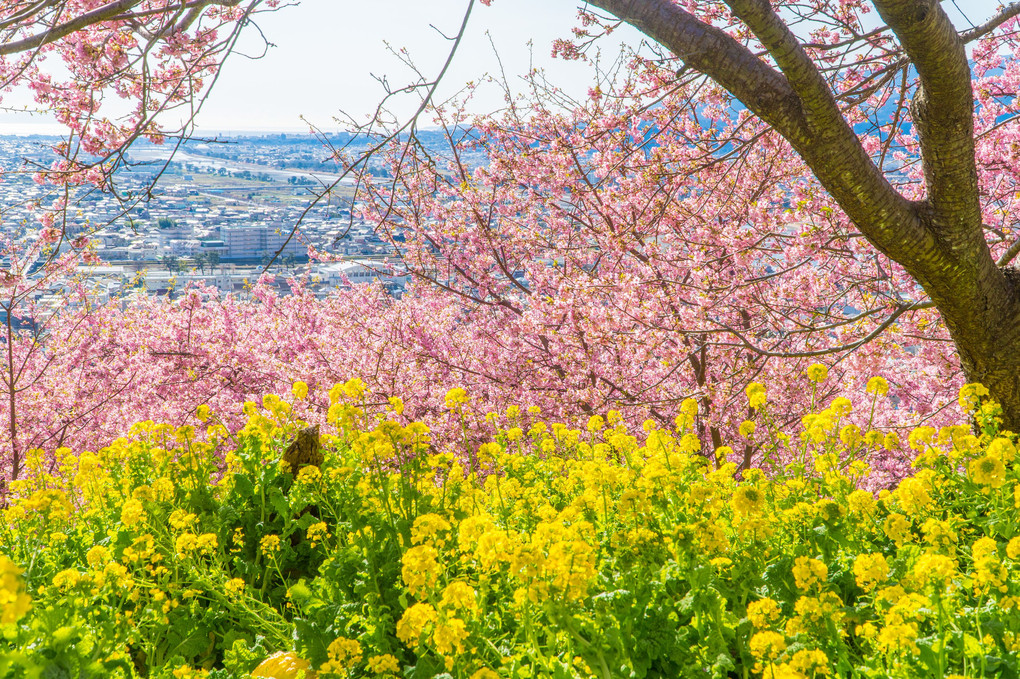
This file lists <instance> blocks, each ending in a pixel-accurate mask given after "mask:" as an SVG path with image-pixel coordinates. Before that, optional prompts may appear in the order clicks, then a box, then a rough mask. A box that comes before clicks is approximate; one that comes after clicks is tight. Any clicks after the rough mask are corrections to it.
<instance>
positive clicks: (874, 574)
mask: <svg viewBox="0 0 1020 679" xmlns="http://www.w3.org/2000/svg"><path fill="white" fill-rule="evenodd" d="M887 577H889V563H888V562H887V561H886V560H885V557H884V556H882V555H881V554H861V555H859V556H858V557H857V559H855V560H854V578H855V579H856V580H857V586H858V587H860V588H861V589H863V590H864V591H866V592H870V591H871V590H873V589H874V588H875V586H876V585H877V584H878V583H880V582H882V581H884V580H885V579H886V578H887Z"/></svg>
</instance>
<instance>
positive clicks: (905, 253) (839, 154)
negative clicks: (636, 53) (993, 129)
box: [591, 0, 948, 284]
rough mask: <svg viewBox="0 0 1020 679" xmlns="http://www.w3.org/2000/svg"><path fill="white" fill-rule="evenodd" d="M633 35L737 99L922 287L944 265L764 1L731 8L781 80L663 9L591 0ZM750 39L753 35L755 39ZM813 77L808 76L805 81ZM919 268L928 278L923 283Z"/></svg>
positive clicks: (654, 0)
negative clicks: (761, 45) (664, 50)
mask: <svg viewBox="0 0 1020 679" xmlns="http://www.w3.org/2000/svg"><path fill="white" fill-rule="evenodd" d="M591 4H593V5H595V6H597V7H600V8H601V9H603V10H605V11H607V12H610V13H611V14H613V15H615V16H616V17H618V18H619V19H621V20H623V21H625V22H627V23H629V24H631V25H633V26H635V27H636V28H638V29H639V30H641V31H642V32H644V33H645V34H646V35H648V36H649V37H650V38H652V39H653V40H655V41H657V42H659V43H660V44H662V45H663V46H664V47H666V48H667V49H669V50H670V51H672V52H673V53H674V54H676V55H677V56H678V57H680V58H681V59H682V60H683V61H684V62H685V63H687V64H688V65H689V66H691V67H692V68H694V69H696V70H698V71H700V72H702V73H704V74H705V75H707V76H708V77H710V78H712V79H713V80H715V81H716V82H718V83H719V84H720V85H722V86H723V87H725V88H726V89H727V90H728V91H729V92H730V93H732V94H733V95H734V96H736V97H737V98H738V99H740V100H741V101H742V102H743V103H744V104H745V105H746V106H747V107H748V108H749V109H751V110H752V111H753V112H754V113H755V114H757V115H758V116H759V117H760V118H761V119H762V120H764V121H765V122H766V123H768V124H769V125H771V126H772V127H773V128H775V130H776V131H777V132H779V133H780V134H782V135H783V136H784V137H785V138H786V139H787V140H788V141H789V142H790V143H791V144H792V145H793V147H794V149H796V151H797V152H798V153H799V154H800V156H801V157H802V158H803V159H804V160H805V161H806V162H807V164H808V165H809V166H810V167H811V169H812V171H813V172H814V174H815V176H816V177H817V178H818V180H819V181H820V182H821V183H822V185H823V186H824V187H825V188H826V189H827V190H828V191H829V193H831V194H832V195H833V197H834V198H835V199H836V200H837V201H838V202H839V204H840V206H841V207H842V208H843V209H844V210H845V211H846V213H847V215H848V216H849V217H850V218H851V219H852V220H853V221H854V223H855V224H856V225H857V226H858V228H860V229H861V231H862V232H863V233H864V234H865V235H866V236H867V237H868V239H869V240H870V241H871V242H872V243H874V244H875V245H876V246H877V247H878V248H879V249H880V250H881V251H882V252H884V253H885V254H887V255H889V256H890V257H891V258H892V259H894V260H896V261H898V262H900V263H902V264H904V265H906V266H908V267H909V268H911V271H912V273H914V274H915V275H916V276H917V277H918V278H919V279H920V280H921V281H922V284H923V283H925V282H931V281H932V280H934V278H935V275H937V274H936V272H937V271H941V270H944V269H945V267H947V266H948V263H947V262H946V260H945V257H944V253H943V252H941V251H940V250H939V248H938V244H937V243H936V241H935V239H934V237H933V234H932V233H931V232H929V231H928V230H927V229H926V228H925V227H924V226H923V225H922V222H921V219H920V215H919V214H918V212H917V210H916V208H915V206H914V205H913V204H912V203H910V202H909V201H907V200H906V199H904V198H903V196H901V195H900V194H899V193H898V192H897V191H896V190H895V189H894V188H893V186H892V185H891V184H890V183H889V182H888V180H887V179H886V178H885V176H884V175H883V174H882V172H881V170H880V169H879V168H878V167H877V166H876V165H875V163H874V162H873V161H872V159H871V158H870V157H869V156H868V154H867V152H866V151H865V150H864V148H863V147H862V146H861V143H860V140H859V139H858V138H857V135H856V134H854V132H853V130H852V129H851V128H850V126H849V125H848V124H847V122H846V120H845V119H844V118H843V117H842V115H838V117H834V115H835V113H838V110H836V111H834V110H833V106H834V104H832V102H831V100H832V97H833V95H832V92H831V90H830V89H829V88H828V85H827V84H826V83H825V82H824V80H823V79H821V77H820V76H819V75H818V73H817V71H816V70H814V69H815V67H814V66H808V65H806V64H805V63H804V61H803V60H804V59H805V58H806V57H805V55H804V53H803V48H802V47H801V46H800V45H799V44H797V43H796V39H795V38H794V37H793V36H792V34H790V32H789V29H786V28H783V27H779V26H777V25H776V22H777V21H778V17H775V14H774V12H772V10H771V8H770V7H769V6H768V4H767V3H766V2H764V0H732V2H731V5H732V6H733V7H734V8H735V11H737V13H738V15H740V14H743V18H744V19H745V20H746V21H747V22H748V26H749V27H750V28H751V30H752V31H755V33H756V35H758V38H759V39H760V40H762V41H763V43H764V44H765V46H766V48H767V49H769V50H770V53H771V54H772V56H773V58H774V59H776V63H777V64H779V66H780V68H782V69H784V71H785V72H786V75H783V74H781V73H777V72H776V71H775V70H774V69H772V68H771V67H769V66H768V65H767V64H766V63H764V62H763V61H761V60H760V59H758V58H757V57H756V56H755V55H754V54H752V53H751V52H750V50H748V49H747V48H746V47H744V46H743V45H741V44H740V43H738V42H737V41H736V40H734V39H733V38H732V37H730V36H729V35H728V34H726V33H725V32H724V31H722V30H720V29H718V28H715V27H713V26H710V25H708V24H706V23H704V22H702V21H700V20H699V19H697V18H696V17H694V16H693V15H691V14H690V13H688V12H685V11H684V10H683V9H681V8H680V7H678V6H677V5H675V4H673V3H672V2H670V1H669V0H591ZM759 32H760V34H759ZM812 71H814V72H812ZM924 269H932V270H933V271H932V274H933V275H930V276H929V275H926V274H927V273H928V272H926V271H925V270H924Z"/></svg>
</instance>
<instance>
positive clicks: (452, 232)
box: [337, 0, 1020, 454]
mask: <svg viewBox="0 0 1020 679" xmlns="http://www.w3.org/2000/svg"><path fill="white" fill-rule="evenodd" d="M483 4H488V3H485V2H483ZM873 10H877V16H876V13H875V12H873ZM1018 14H1020V4H1017V3H1014V4H1012V5H1009V6H1008V7H1005V8H1002V9H1000V10H999V11H998V12H997V13H996V14H994V16H991V17H989V18H987V20H986V21H985V22H984V23H982V24H980V25H976V26H973V27H968V28H964V29H960V28H957V27H956V26H954V25H953V23H952V22H951V21H950V20H949V18H948V16H947V15H946V13H945V11H944V10H943V8H942V7H941V5H940V4H939V3H938V2H936V1H935V0H875V1H874V2H865V1H864V0H840V1H839V2H835V1H830V0H817V1H812V2H809V3H802V2H783V1H781V2H771V3H770V2H766V1H765V0H727V1H726V2H718V1H717V2H689V1H686V0H684V1H681V0H594V1H593V2H590V3H588V5H586V6H585V8H584V9H583V10H581V12H580V17H581V22H580V27H579V28H576V29H575V31H574V38H573V39H572V40H569V41H567V40H563V41H560V42H559V43H557V44H556V45H555V46H554V51H555V52H556V53H558V54H559V55H561V56H563V57H565V58H568V59H583V60H591V61H592V63H593V65H595V66H597V64H598V63H599V62H597V61H596V60H595V59H594V58H593V56H592V52H591V50H592V49H593V46H595V45H597V44H598V39H599V38H600V37H601V36H602V35H604V34H608V33H611V32H612V31H613V30H614V29H615V28H616V27H617V26H619V25H620V24H621V23H627V24H630V25H632V26H634V27H636V28H637V29H639V30H640V31H642V32H643V33H644V34H645V35H646V36H647V37H648V39H649V43H650V44H649V45H647V46H645V47H644V48H643V49H642V50H637V49H636V50H635V51H634V52H633V53H632V54H631V55H630V57H629V58H628V60H627V62H626V63H625V64H624V68H622V69H615V70H614V69H604V70H602V71H599V72H598V75H597V78H596V81H595V82H593V86H592V87H591V89H590V90H589V93H588V96H587V97H586V98H585V99H583V100H580V101H575V100H571V99H569V98H568V97H567V96H566V95H565V94H564V93H563V92H561V91H560V90H558V89H556V88H555V87H554V86H553V85H552V84H550V83H547V82H546V81H545V80H544V79H543V75H542V74H541V73H533V74H532V75H531V76H530V86H529V87H528V88H527V91H526V92H525V94H522V95H516V94H513V93H512V92H511V90H510V88H509V87H508V88H507V90H506V92H507V96H506V102H507V103H506V107H505V109H504V110H503V111H502V112H500V113H498V114H496V115H491V116H484V117H477V116H471V115H468V114H467V113H466V112H465V109H464V107H463V105H461V104H459V103H458V102H446V103H444V104H440V105H434V102H432V101H431V97H432V95H433V92H434V88H432V87H431V86H426V84H428V83H426V79H424V78H422V83H423V86H422V91H423V92H424V95H423V97H422V100H423V107H424V109H426V110H428V111H430V112H431V113H432V116H433V120H434V121H435V122H436V124H438V125H439V126H440V128H441V129H442V130H444V132H445V134H446V138H447V141H448V146H449V148H448V152H447V153H445V154H444V155H443V156H437V155H436V154H435V153H434V152H433V151H431V150H430V149H428V148H427V147H426V145H425V144H424V143H422V142H421V141H419V140H418V138H417V136H416V135H415V134H414V127H413V126H411V127H407V126H405V127H404V128H403V134H401V135H397V136H393V135H392V130H389V132H390V136H386V134H383V133H380V138H381V139H382V140H385V139H389V140H390V146H389V147H388V148H389V151H388V155H387V156H386V158H387V163H388V165H387V169H388V176H387V177H386V178H385V179H379V178H378V177H374V178H373V177H369V176H362V177H361V178H360V180H359V182H360V183H359V187H360V193H359V200H360V201H361V202H362V204H363V206H364V210H363V214H364V215H365V216H366V217H368V218H369V219H370V220H371V221H372V222H373V223H375V224H377V225H378V228H379V230H380V232H382V233H383V234H385V235H386V236H387V237H388V238H390V240H391V242H392V243H393V245H394V247H395V248H397V249H398V250H399V251H400V253H401V260H402V263H403V264H404V265H405V266H407V267H408V269H409V270H410V271H411V272H412V274H413V275H414V276H415V278H416V279H417V280H418V281H420V282H423V283H427V284H428V285H427V286H419V288H418V292H417V293H416V294H419V295H425V296H430V297H432V298H435V299H436V300H437V301H436V303H435V307H436V308H440V307H442V306H443V304H442V303H441V302H439V301H438V300H439V299H444V300H445V303H446V304H447V305H451V306H452V307H453V308H454V309H456V313H458V314H460V315H461V317H462V319H461V320H462V323H463V324H464V325H465V326H470V327H471V328H472V337H473V342H474V345H473V346H474V347H475V350H476V351H478V352H486V353H487V355H488V359H487V361H486V365H488V366H490V367H491V372H488V373H487V374H484V375H478V376H477V377H478V381H479V382H482V383H487V384H490V385H496V384H500V383H501V379H502V378H503V377H505V376H507V375H516V376H519V377H521V378H522V379H525V377H524V375H523V374H522V373H526V374H527V377H526V379H528V380H531V382H530V383H529V387H532V388H534V387H535V386H536V385H539V384H541V385H543V386H544V388H546V389H548V390H549V391H550V393H556V394H557V395H558V397H559V398H560V399H561V400H564V401H566V402H569V403H570V404H571V407H572V408H573V409H574V410H575V411H577V412H592V413H596V412H601V411H602V410H604V409H605V408H606V407H612V406H619V405H622V406H630V407H642V408H644V409H645V410H646V412H647V413H648V414H649V415H650V416H652V417H653V418H654V419H657V420H659V421H660V422H663V423H665V422H668V421H669V420H670V419H671V417H672V415H673V414H674V411H675V406H676V404H677V403H678V402H679V400H680V399H682V398H685V397H687V396H691V395H694V396H697V397H698V398H699V399H700V401H701V406H702V407H701V415H702V418H703V420H704V424H705V427H706V433H707V434H710V435H711V440H712V441H713V443H715V444H716V445H719V443H720V442H721V440H722V432H723V431H724V430H725V429H726V426H727V425H729V424H732V423H735V422H739V421H740V420H742V419H744V418H745V417H748V416H749V415H753V411H749V410H748V408H747V401H746V400H745V398H744V395H743V393H742V392H743V387H744V386H745V385H746V384H748V383H749V382H751V381H767V382H769V383H770V384H774V385H776V393H775V397H776V401H778V402H780V403H783V404H797V407H796V408H794V409H792V410H791V411H790V412H791V413H792V412H795V411H796V410H799V409H800V405H802V404H804V403H805V402H806V401H809V400H810V399H811V398H812V396H811V394H812V393H813V392H812V390H810V389H805V388H804V386H803V385H804V383H803V380H802V379H801V378H799V377H798V376H801V375H803V370H804V368H805V367H806V366H807V365H808V364H809V363H811V362H815V361H822V362H824V363H826V364H828V365H829V366H830V367H834V368H835V369H836V370H835V373H834V376H833V377H832V378H831V379H830V380H829V381H828V382H827V383H826V384H825V385H823V387H824V388H823V389H822V392H823V393H822V394H816V395H815V396H821V395H824V396H828V397H831V396H834V395H837V394H839V393H843V392H844V391H854V390H855V389H859V391H863V383H864V382H865V381H866V380H867V379H868V378H870V377H871V376H872V375H874V374H878V373H882V374H885V375H886V376H888V377H889V378H890V381H891V382H893V385H894V390H893V396H894V400H893V402H892V403H893V406H892V407H893V408H895V409H897V410H899V411H900V412H901V413H909V412H916V413H919V414H921V415H923V416H929V417H931V416H935V415H936V413H938V411H939V410H940V409H941V408H943V407H945V406H946V404H947V403H949V402H950V401H951V400H952V393H951V392H952V390H951V387H952V386H953V384H954V383H958V382H959V381H960V380H966V381H974V382H981V383H983V384H985V385H986V386H987V387H988V388H989V389H990V391H991V393H992V395H993V396H994V397H995V398H996V399H997V400H998V401H999V402H1000V403H1001V404H1002V406H1003V409H1004V418H1005V420H1006V422H1007V424H1008V426H1010V427H1012V428H1014V429H1016V428H1018V427H1020V297H1018V293H1017V291H1016V289H1015V281H1016V280H1017V275H1016V274H1015V272H1014V269H1013V268H1012V266H1011V263H1012V262H1013V260H1014V259H1015V257H1016V256H1017V255H1018V253H1020V234H1018V233H1017V230H1016V220H1015V217H1014V215H1015V210H1016V205H1015V203H1016V200H1017V195H1020V194H1018V193H1017V167H1018V165H1017V162H1016V160H1017V159H1016V158H1015V156H1016V152H1017V151H1018V150H1020V146H1018V144H1017V136H1018V132H1020V127H1018V125H1017V120H1016V115H1017V102H1016V94H1017V82H1018V79H1020V62H1018V61H1017V60H1016V58H1015V56H1014V55H1015V53H1016V47H1017V18H1016V17H1017V15H1018ZM968 50H970V54H969V55H968ZM373 122H374V123H375V122H378V120H376V121H373ZM473 151H474V152H477V151H481V152H483V153H484V155H485V157H486V159H487V162H485V163H481V164H477V163H472V162H470V161H469V160H468V158H469V154H470V152H473ZM337 156H338V158H339V159H340V162H342V163H344V164H345V167H346V168H347V169H349V170H350V169H354V170H357V168H359V167H364V159H363V158H349V157H345V156H344V155H343V154H342V153H338V154H337ZM426 290H427V291H426ZM425 354H427V355H429V357H430V359H431V360H440V359H441V357H440V356H439V354H438V352H429V351H427V350H425ZM448 360H450V361H451V362H452V363H454V364H458V359H456V358H448ZM459 365H460V367H461V369H462V370H463V371H464V374H465V375H470V374H471V372H470V369H469V366H468V365H467V364H466V363H461V364H459ZM471 369H473V368H471ZM752 449H753V446H751V447H749V448H748V449H747V452H748V453H749V454H750V453H751V452H752Z"/></svg>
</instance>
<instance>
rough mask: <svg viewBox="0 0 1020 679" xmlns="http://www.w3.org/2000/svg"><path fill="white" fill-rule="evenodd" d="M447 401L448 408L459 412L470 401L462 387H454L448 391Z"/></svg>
mask: <svg viewBox="0 0 1020 679" xmlns="http://www.w3.org/2000/svg"><path fill="white" fill-rule="evenodd" d="M445 402H446V409H447V410H450V411H454V412H457V411H459V410H460V409H461V406H463V405H464V404H465V403H467V402H468V395H467V392H466V391H464V390H463V389H461V388H460V387H454V388H453V389H451V390H449V391H448V392H446V398H445Z"/></svg>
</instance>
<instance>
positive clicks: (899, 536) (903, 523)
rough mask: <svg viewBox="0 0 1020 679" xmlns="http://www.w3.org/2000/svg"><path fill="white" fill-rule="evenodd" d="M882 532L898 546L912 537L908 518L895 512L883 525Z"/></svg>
mask: <svg viewBox="0 0 1020 679" xmlns="http://www.w3.org/2000/svg"><path fill="white" fill-rule="evenodd" d="M882 531H883V532H884V533H885V535H886V537H888V538H889V539H890V540H892V541H893V542H895V543H896V544H897V545H902V544H903V543H904V542H906V541H907V539H908V537H909V535H910V522H909V521H907V517H905V516H903V515H902V514H897V513H895V512H894V513H892V514H890V515H889V516H888V517H886V519H885V521H884V522H883V523H882Z"/></svg>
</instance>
